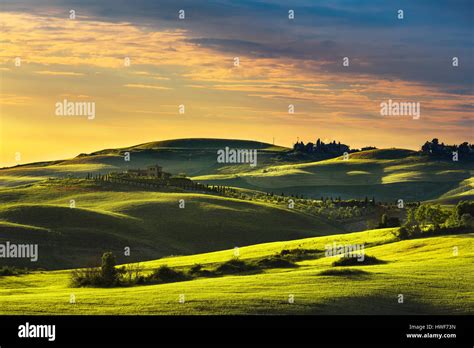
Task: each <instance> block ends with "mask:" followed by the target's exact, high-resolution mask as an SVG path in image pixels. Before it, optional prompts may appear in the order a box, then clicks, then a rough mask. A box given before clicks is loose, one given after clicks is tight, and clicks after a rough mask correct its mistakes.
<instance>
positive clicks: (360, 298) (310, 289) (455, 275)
mask: <svg viewBox="0 0 474 348" xmlns="http://www.w3.org/2000/svg"><path fill="white" fill-rule="evenodd" d="M392 232H393V230H392V229H381V230H372V231H366V232H358V233H352V234H345V235H337V236H324V237H316V238H308V239H302V240H294V241H288V242H275V243H269V244H259V245H253V246H248V247H243V248H240V255H241V256H240V258H241V259H242V260H245V259H252V258H257V257H262V256H265V255H273V254H275V253H278V252H280V251H281V250H283V249H290V250H291V249H294V248H305V249H318V250H324V247H325V245H326V244H331V243H333V242H337V243H338V244H346V243H350V244H354V243H365V252H366V254H367V255H370V256H375V257H377V258H379V259H380V260H383V261H386V263H385V264H380V265H371V266H353V267H334V266H332V262H333V261H335V260H337V259H338V258H339V257H338V256H336V257H321V258H317V259H311V260H305V261H301V262H298V267H296V268H287V269H271V270H267V271H265V272H263V273H259V274H252V275H233V276H224V277H218V278H199V279H195V280H190V281H185V282H178V283H169V284H161V285H142V286H133V287H123V288H112V289H103V288H102V289H101V288H71V287H70V286H69V279H70V275H69V273H70V271H67V270H62V271H48V272H34V273H31V274H28V275H21V276H10V277H0V313H1V314H118V315H124V314H141V315H147V314H165V315H168V314H178V315H184V314H448V313H449V314H473V313H474V290H473V288H472V284H473V282H474V274H473V272H472V265H473V261H474V239H473V237H474V234H467V235H453V236H442V237H431V238H424V239H415V240H408V241H397V240H396V239H395V238H394V235H393V233H392ZM454 247H457V248H458V251H459V254H458V256H454V255H453V248H454ZM232 255H233V250H226V251H221V252H213V253H208V254H201V255H193V256H184V257H170V258H165V259H161V260H156V261H150V262H146V263H144V266H145V268H146V269H147V270H150V269H152V268H155V267H158V266H159V265H162V264H167V265H168V266H171V267H186V266H191V265H194V264H195V263H200V264H203V265H209V264H214V263H216V262H223V261H227V260H229V259H231V258H232ZM335 268H338V269H341V268H342V269H347V268H351V269H358V270H363V271H365V273H363V274H361V275H330V276H328V275H321V274H320V273H321V272H323V271H326V270H328V269H335ZM71 294H74V296H75V300H76V303H75V304H71V303H69V300H70V296H71ZM181 294H184V296H185V297H184V298H185V303H179V298H180V295H181ZM400 294H402V295H403V300H404V301H403V303H399V302H398V299H399V295H400ZM290 295H293V297H294V303H289V298H290Z"/></svg>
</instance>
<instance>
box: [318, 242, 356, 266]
mask: <svg viewBox="0 0 474 348" xmlns="http://www.w3.org/2000/svg"><path fill="white" fill-rule="evenodd" d="M324 248H325V249H326V252H325V255H326V257H331V256H337V255H343V256H345V257H353V258H357V261H359V262H363V261H364V258H365V256H364V255H365V254H364V244H337V243H336V242H333V243H332V244H326V245H325V247H324Z"/></svg>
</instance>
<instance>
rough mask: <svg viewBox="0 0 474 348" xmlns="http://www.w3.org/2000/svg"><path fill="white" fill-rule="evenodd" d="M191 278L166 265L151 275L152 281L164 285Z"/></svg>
mask: <svg viewBox="0 0 474 348" xmlns="http://www.w3.org/2000/svg"><path fill="white" fill-rule="evenodd" d="M188 279H189V278H188V277H187V276H186V275H185V274H184V273H183V272H180V271H176V270H174V269H172V268H170V267H168V266H166V265H163V266H160V268H158V269H155V270H154V271H153V273H152V274H151V275H150V280H151V281H152V282H153V281H158V282H163V283H172V282H181V281H184V280H188Z"/></svg>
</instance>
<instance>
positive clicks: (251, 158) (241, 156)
mask: <svg viewBox="0 0 474 348" xmlns="http://www.w3.org/2000/svg"><path fill="white" fill-rule="evenodd" d="M217 163H249V164H250V166H251V167H255V166H257V150H250V149H230V148H229V147H228V146H226V147H225V149H219V150H217Z"/></svg>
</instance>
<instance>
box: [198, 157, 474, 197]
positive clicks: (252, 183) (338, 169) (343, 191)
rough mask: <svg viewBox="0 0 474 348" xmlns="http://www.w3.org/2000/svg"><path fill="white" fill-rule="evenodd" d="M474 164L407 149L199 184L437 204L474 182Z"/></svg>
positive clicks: (210, 179) (264, 170)
mask: <svg viewBox="0 0 474 348" xmlns="http://www.w3.org/2000/svg"><path fill="white" fill-rule="evenodd" d="M473 171H474V163H472V162H453V161H449V160H444V159H435V158H433V157H430V156H428V155H423V154H420V153H418V152H415V151H411V150H404V149H379V150H368V151H362V152H357V153H353V154H350V156H349V158H348V159H347V160H345V159H344V158H343V157H342V156H341V157H338V158H335V159H329V160H323V161H318V162H309V163H299V164H285V165H276V166H268V167H265V168H258V169H256V170H254V171H249V172H245V173H236V174H223V173H222V174H213V175H204V176H198V177H195V178H194V179H195V180H197V181H200V182H203V183H208V184H215V185H229V186H238V187H245V188H251V189H257V190H263V191H267V192H268V191H271V192H275V193H280V192H283V193H285V194H291V193H293V194H303V195H304V196H306V197H313V198H319V197H321V196H324V197H327V196H332V197H339V196H340V197H342V199H352V198H358V199H363V198H364V197H365V196H368V197H372V196H374V197H376V199H377V200H384V201H395V200H397V199H404V200H405V201H423V200H428V199H435V198H438V197H440V196H442V195H443V194H445V193H447V192H449V191H450V190H453V189H455V188H457V187H458V185H459V184H460V183H461V182H462V181H463V180H466V179H469V178H471V177H472V173H473Z"/></svg>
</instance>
